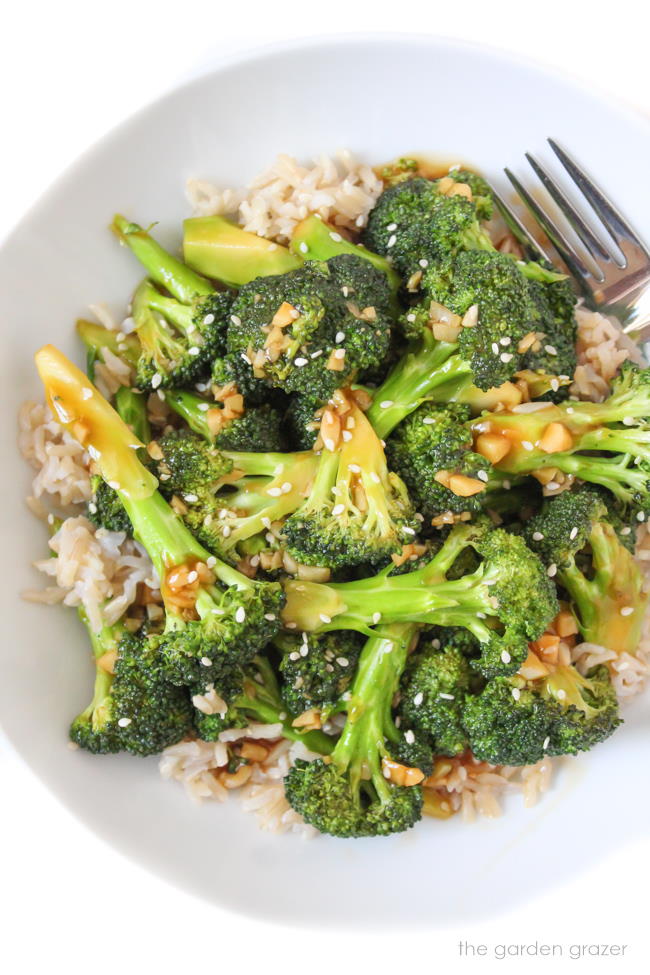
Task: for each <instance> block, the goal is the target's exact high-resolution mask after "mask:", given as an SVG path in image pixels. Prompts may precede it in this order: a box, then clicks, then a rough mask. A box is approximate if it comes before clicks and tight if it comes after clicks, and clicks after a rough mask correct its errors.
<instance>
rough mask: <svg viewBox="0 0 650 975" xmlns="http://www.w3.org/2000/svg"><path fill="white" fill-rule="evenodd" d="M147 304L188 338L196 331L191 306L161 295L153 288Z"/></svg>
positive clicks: (150, 289)
mask: <svg viewBox="0 0 650 975" xmlns="http://www.w3.org/2000/svg"><path fill="white" fill-rule="evenodd" d="M147 303H148V305H149V308H151V309H152V310H153V311H157V312H158V314H160V315H162V316H163V318H165V319H166V320H167V321H168V322H171V323H172V324H173V325H175V326H176V328H177V329H178V330H179V331H180V332H182V333H183V335H184V336H185V337H186V338H189V337H190V335H191V333H192V332H193V331H194V330H195V325H194V321H193V317H194V309H193V308H192V306H191V305H184V304H182V303H181V302H180V301H176V299H175V298H167V297H166V296H165V295H161V293H160V292H159V291H157V290H156V288H151V287H150V288H148V290H147Z"/></svg>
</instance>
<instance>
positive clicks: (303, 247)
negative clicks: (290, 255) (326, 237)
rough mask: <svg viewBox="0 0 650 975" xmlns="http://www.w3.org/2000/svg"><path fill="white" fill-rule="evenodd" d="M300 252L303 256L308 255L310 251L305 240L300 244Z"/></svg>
mask: <svg viewBox="0 0 650 975" xmlns="http://www.w3.org/2000/svg"><path fill="white" fill-rule="evenodd" d="M298 250H299V251H300V253H301V254H306V253H307V251H308V250H309V247H308V246H307V244H306V243H305V242H304V240H303V241H302V242H301V243H300V244H298Z"/></svg>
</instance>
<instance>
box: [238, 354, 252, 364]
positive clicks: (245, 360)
mask: <svg viewBox="0 0 650 975" xmlns="http://www.w3.org/2000/svg"><path fill="white" fill-rule="evenodd" d="M240 355H241V357H242V359H243V360H244V362H247V363H248V365H249V366H250V364H251V360H250V359H249V358H248V356H247V355H246V353H245V352H241V353H240Z"/></svg>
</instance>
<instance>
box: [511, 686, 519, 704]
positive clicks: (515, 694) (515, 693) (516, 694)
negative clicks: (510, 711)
mask: <svg viewBox="0 0 650 975" xmlns="http://www.w3.org/2000/svg"><path fill="white" fill-rule="evenodd" d="M512 696H513V697H514V699H515V701H518V700H519V698H520V697H521V691H520V690H519V688H518V687H513V688H512Z"/></svg>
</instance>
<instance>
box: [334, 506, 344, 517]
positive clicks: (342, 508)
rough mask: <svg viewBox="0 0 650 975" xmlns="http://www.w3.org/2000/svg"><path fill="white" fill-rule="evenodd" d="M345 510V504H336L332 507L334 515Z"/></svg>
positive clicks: (340, 513)
mask: <svg viewBox="0 0 650 975" xmlns="http://www.w3.org/2000/svg"><path fill="white" fill-rule="evenodd" d="M344 511H345V505H344V504H335V505H334V507H333V508H332V514H333V515H342V514H343V512H344Z"/></svg>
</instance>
